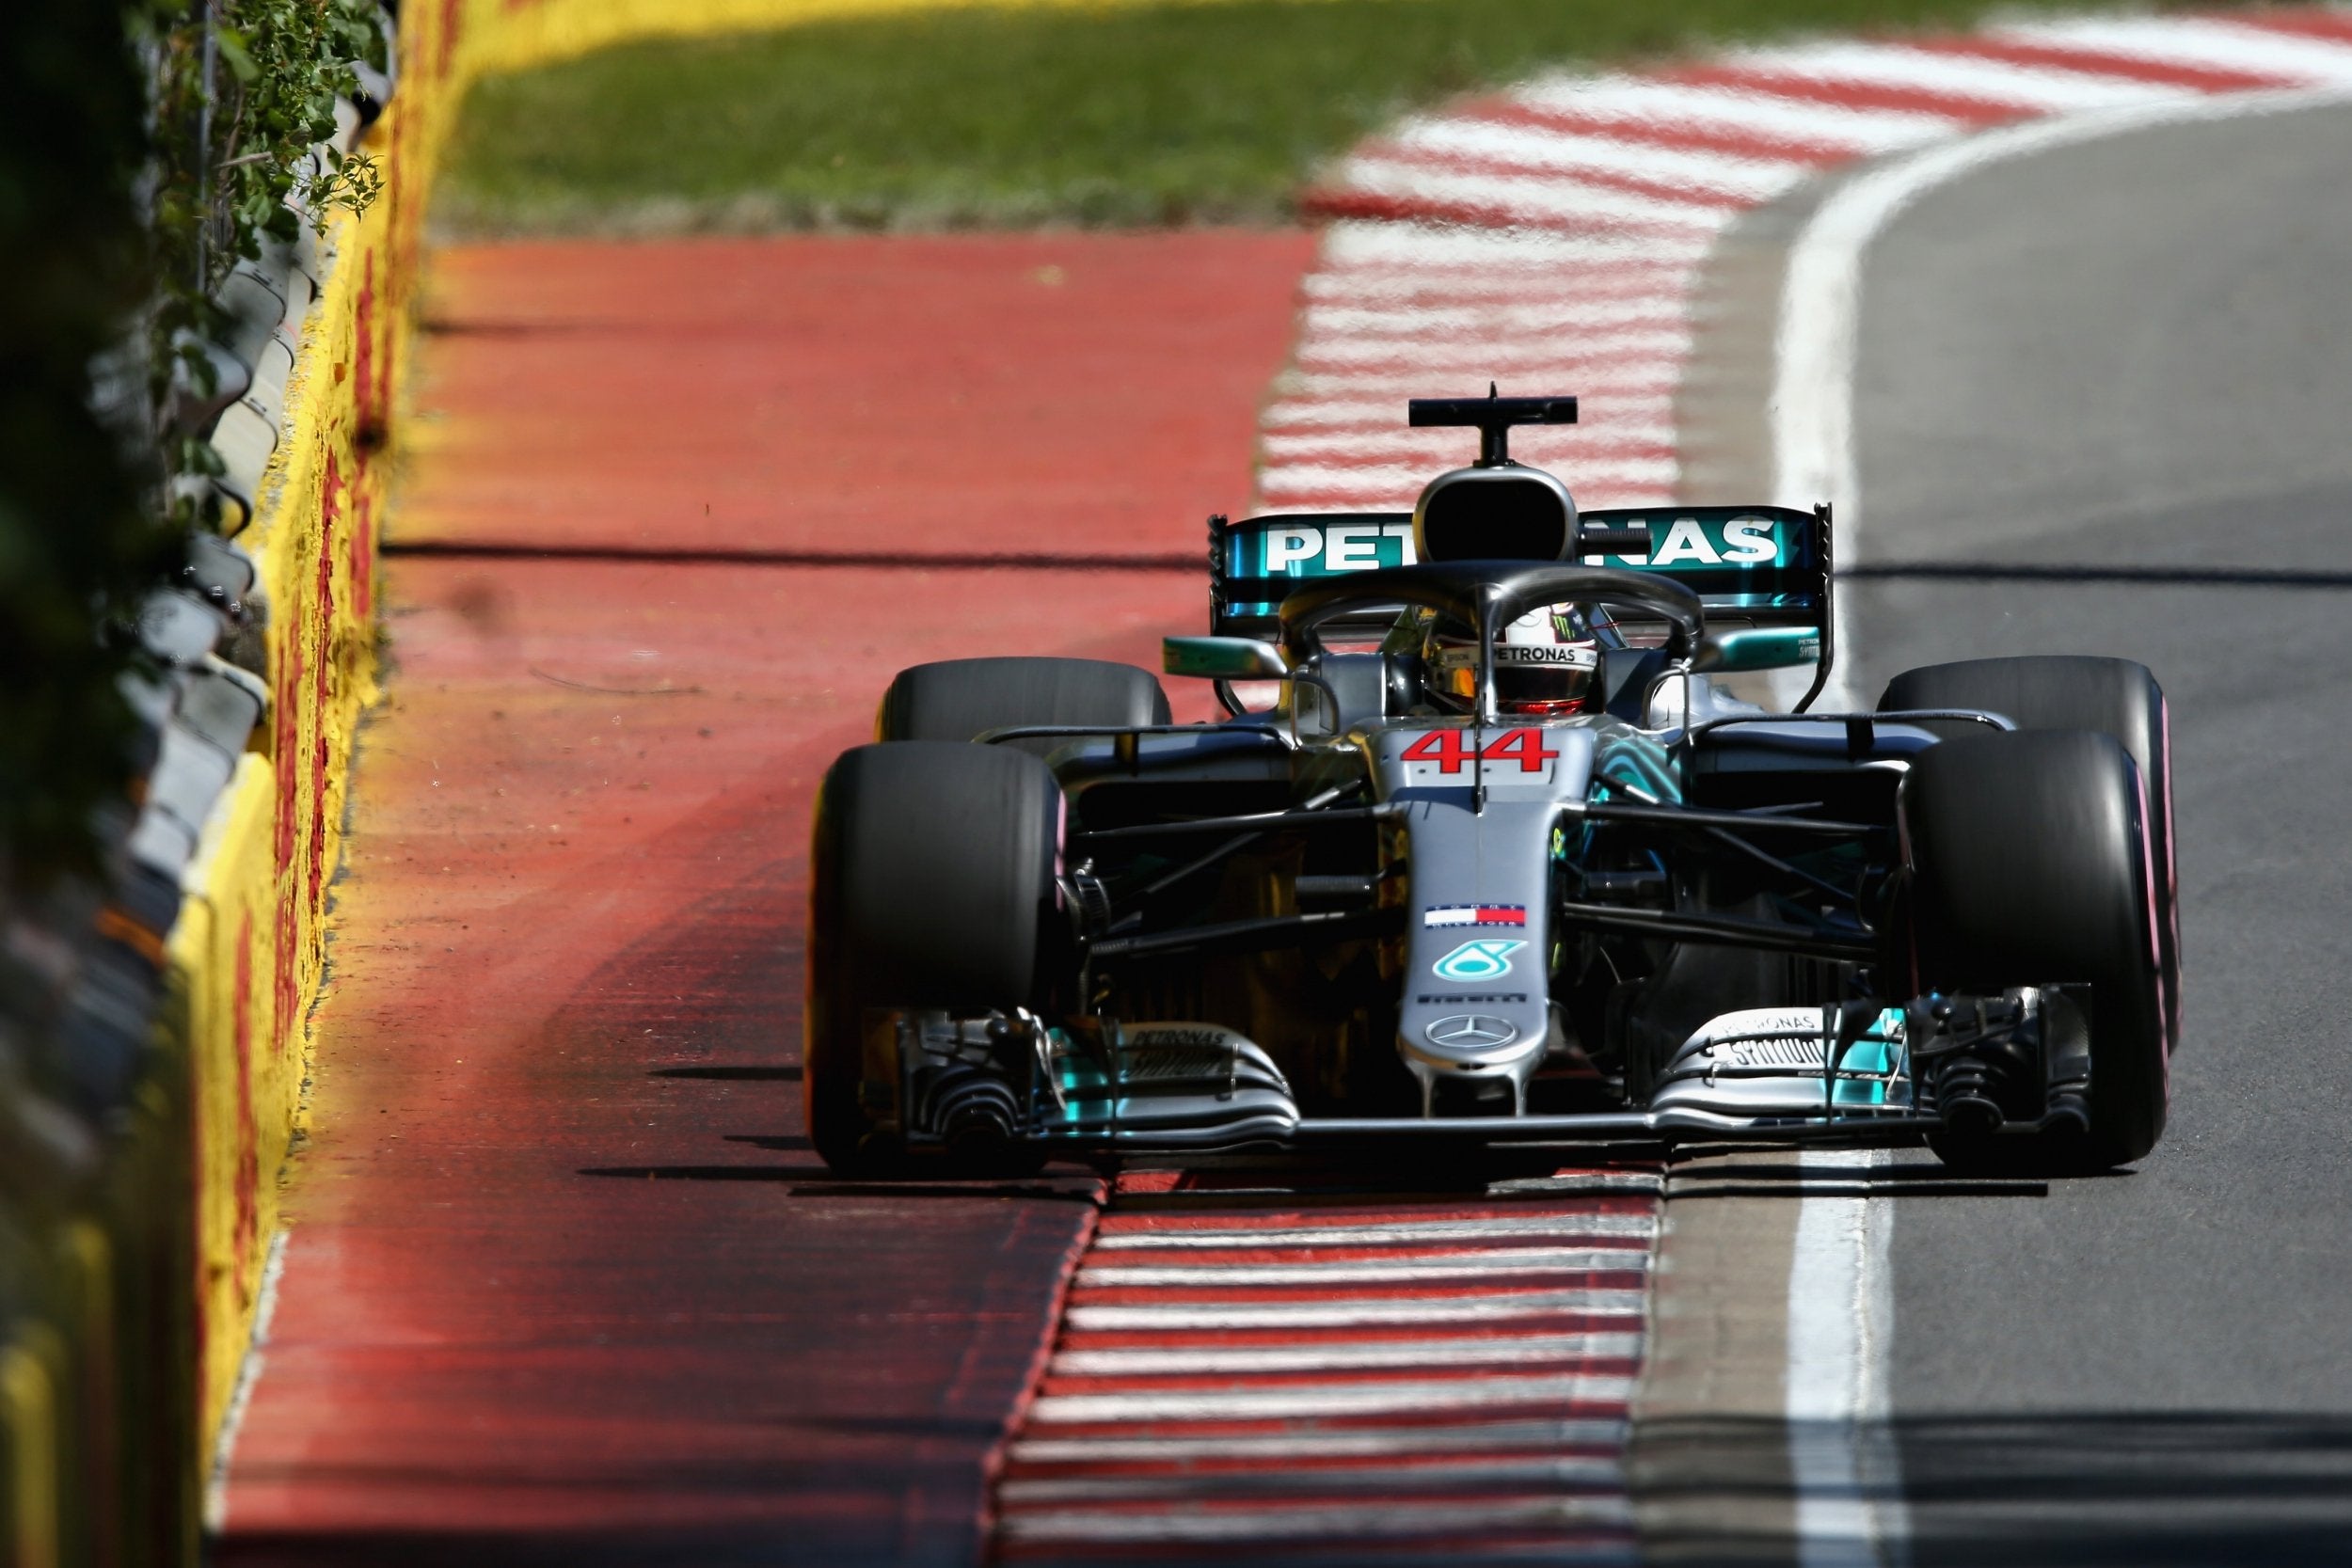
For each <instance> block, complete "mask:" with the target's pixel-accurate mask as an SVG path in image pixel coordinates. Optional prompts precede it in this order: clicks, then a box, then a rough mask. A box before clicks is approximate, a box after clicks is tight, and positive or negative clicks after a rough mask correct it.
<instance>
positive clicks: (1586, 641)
mask: <svg viewBox="0 0 2352 1568" xmlns="http://www.w3.org/2000/svg"><path fill="white" fill-rule="evenodd" d="M1422 664H1423V668H1425V669H1426V670H1427V671H1428V682H1429V691H1430V695H1431V696H1432V697H1434V698H1436V699H1438V701H1439V702H1440V703H1441V704H1443V705H1447V706H1453V707H1459V708H1461V709H1463V710H1464V711H1468V710H1469V708H1470V706H1471V705H1472V704H1474V703H1475V702H1476V701H1477V698H1478V640H1477V639H1476V638H1473V637H1470V636H1469V635H1467V634H1466V633H1464V632H1463V631H1462V628H1461V627H1460V626H1447V625H1442V624H1440V625H1438V626H1435V627H1434V628H1433V630H1432V631H1431V633H1430V637H1429V641H1428V645H1427V647H1426V648H1425V649H1424V651H1423V654H1422ZM1599 667H1600V644H1599V642H1598V641H1597V640H1596V639H1595V638H1594V636H1593V627H1592V623H1591V621H1590V619H1589V618H1588V617H1587V615H1586V613H1585V611H1584V610H1583V609H1582V607H1581V606H1578V605H1553V606H1552V607H1550V608H1549V609H1547V610H1530V611H1529V612H1528V613H1526V614H1525V615H1522V616H1520V617H1519V618H1518V620H1516V621H1514V622H1512V623H1511V624H1510V625H1509V626H1505V627H1503V628H1502V634H1501V635H1500V636H1498V637H1497V638H1496V639H1495V704H1496V706H1497V707H1499V708H1500V709H1501V710H1502V712H1504V713H1517V714H1525V715H1528V716H1530V717H1534V718H1550V717H1555V716H1559V715H1564V714H1572V713H1591V712H1593V711H1594V710H1596V709H1597V708H1598V707H1599V706H1600V688H1599Z"/></svg>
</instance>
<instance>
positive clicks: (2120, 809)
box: [1902, 730, 2167, 1174]
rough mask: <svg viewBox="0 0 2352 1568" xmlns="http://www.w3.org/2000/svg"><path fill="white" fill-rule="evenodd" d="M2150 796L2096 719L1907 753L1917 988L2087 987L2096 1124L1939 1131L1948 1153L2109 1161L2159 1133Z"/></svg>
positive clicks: (2162, 1105) (1968, 1159)
mask: <svg viewBox="0 0 2352 1568" xmlns="http://www.w3.org/2000/svg"><path fill="white" fill-rule="evenodd" d="M2145 802H2146V794H2145V791H2144V790H2143V788H2142V785H2141V781H2140V778H2139V770H2138V768H2137V767H2135V766H2134V765H2133V762H2132V759H2131V756H2130V755H2129V753H2127V752H2125V751H2124V750H2123V748H2122V746H2121V745H2119V744H2118V743H2117V742H2116V740H2115V738H2114V737H2113V736H2106V735H2101V734H2098V733H2096V732H2094V731H2090V730H2038V731H2020V732H2017V733H2014V734H1983V735H1976V736H1962V737H1960V738H1958V739H1953V740H1947V741H1944V742H1942V743H1941V744H1939V745H1937V746H1936V747H1934V748H1933V749H1932V750H1931V751H1928V752H1924V753H1922V754H1921V756H1920V757H1919V759H1918V760H1917V761H1916V762H1915V763H1914V764H1913V765H1912V768H1911V775H1910V777H1909V778H1908V779H1907V780H1905V781H1904V784H1903V791H1902V826H1903V837H1904V843H1905V844H1906V845H1907V846H1908V847H1909V853H1910V861H1911V876H1912V882H1911V903H1912V926H1913V940H1914V951H1915V954H1916V957H1917V962H1918V970H1919V973H1918V976H1917V978H1918V983H1919V985H1920V987H1921V989H1922V990H1943V991H1959V992H1968V991H1975V992H1987V991H1995V990H2002V989H2005V988H2007V987H2010V986H2030V985H2035V984H2039V983H2042V982H2079V981H2088V982H2090V986H2091V1004H2090V1006H2091V1023H2090V1131H2089V1132H2088V1133H2087V1134H2084V1135H2080V1136H2074V1137H2069V1136H2061V1135H2059V1134H2056V1133H2052V1134H2043V1135H2041V1136H2037V1137H2031V1138H2019V1137H2002V1136H1993V1135H1988V1136H1986V1137H1983V1138H1981V1139H1975V1140H1971V1139H1965V1138H1961V1137H1958V1136H1956V1135H1948V1134H1947V1135H1943V1136H1939V1137H1935V1138H1931V1139H1930V1142H1931V1145H1932V1146H1933V1147H1934V1148H1935V1150H1936V1152H1937V1153H1938V1154H1939V1155H1940V1156H1942V1157H1943V1158H1944V1160H1945V1161H1946V1162H1947V1164H1957V1165H1963V1166H1971V1167H1975V1168H1988V1167H1992V1166H1996V1165H1998V1166H2003V1167H2006V1168H2032V1169H2036V1170H2039V1171H2042V1172H2043V1173H2047V1174H2061V1173H2066V1172H2073V1171H2088V1170H2104V1169H2106V1168H2107V1167H2108V1166H2111V1165H2119V1164H2126V1163H2128V1162H2130V1161H2133V1160H2137V1159H2138V1158H2140V1157H2141V1156H2142V1155H2144V1154H2146V1153H2147V1152H2148V1151H2149V1150H2150V1149H2151V1148H2154V1147H2155V1143H2156V1139H2157V1137H2158V1136H2159V1135H2161V1134H2162V1132H2164V1120H2165V1110H2166V1105H2167V1084H2166V1060H2165V1056H2166V1052H2165V1029H2164V998H2163V990H2162V987H2161V986H2160V985H2159V983H2158V978H2157V969H2156V954H2155V934H2154V927H2153V911H2152V908H2151V905H2152V898H2151V893H2152V888H2151V881H2152V878H2151V875H2150V868H2149V844H2148V834H2147V821H2146V810H2145Z"/></svg>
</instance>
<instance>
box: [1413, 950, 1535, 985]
mask: <svg viewBox="0 0 2352 1568" xmlns="http://www.w3.org/2000/svg"><path fill="white" fill-rule="evenodd" d="M1526 945H1527V943H1525V942H1464V943H1462V945H1461V946H1459V947H1457V948H1455V949H1454V951H1453V952H1451V953H1448V954H1447V955H1446V956H1445V957H1444V958H1439V959H1438V961H1437V962H1436V963H1435V964H1432V965H1431V966H1430V967H1431V969H1433V970H1434V971H1435V972H1436V974H1437V976H1438V979H1440V980H1499V979H1501V978H1502V976H1504V975H1505V974H1510V973H1511V955H1512V954H1514V953H1516V952H1518V950H1519V949H1520V948H1522V947H1525V946H1526Z"/></svg>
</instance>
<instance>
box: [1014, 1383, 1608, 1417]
mask: <svg viewBox="0 0 2352 1568" xmlns="http://www.w3.org/2000/svg"><path fill="white" fill-rule="evenodd" d="M1632 1393H1633V1380H1632V1379H1631V1378H1629V1377H1606V1376H1581V1375H1571V1376H1565V1377H1462V1378H1430V1379H1425V1380H1423V1381H1421V1382H1404V1381H1401V1380H1400V1381H1366V1382H1351V1383H1324V1384H1314V1383H1302V1384H1289V1385H1266V1386H1260V1387H1254V1388H1198V1389H1184V1390H1170V1391H1168V1392H1165V1393H1135V1394H1045V1395H1042V1396H1041V1397H1039V1398H1038V1399H1037V1400H1036V1401H1035V1402H1032V1403H1031V1404H1030V1406H1029V1420H1030V1423H1031V1424H1032V1425H1042V1426H1067V1425H1074V1424H1078V1423H1083V1422H1095V1421H1251V1420H1296V1419H1299V1418H1304V1417H1320V1416H1385V1415H1392V1414H1403V1413H1406V1412H1408V1411H1409V1412H1417V1413H1424V1414H1425V1413H1428V1412H1433V1411H1440V1410H1477V1409H1484V1408H1486V1407H1488V1406H1492V1405H1514V1404H1561V1403H1565V1404H1607V1405H1622V1404H1623V1403H1624V1402H1626V1401H1627V1400H1628V1399H1629V1398H1630V1397H1631V1396H1632Z"/></svg>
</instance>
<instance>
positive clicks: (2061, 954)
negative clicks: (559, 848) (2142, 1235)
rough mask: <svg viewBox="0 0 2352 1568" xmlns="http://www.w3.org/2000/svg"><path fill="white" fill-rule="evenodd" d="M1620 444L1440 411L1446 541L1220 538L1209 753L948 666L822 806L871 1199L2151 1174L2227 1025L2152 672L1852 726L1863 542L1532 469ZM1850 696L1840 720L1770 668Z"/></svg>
mask: <svg viewBox="0 0 2352 1568" xmlns="http://www.w3.org/2000/svg"><path fill="white" fill-rule="evenodd" d="M1574 418H1575V400H1573V399H1570V398H1507V399H1506V398H1488V399H1471V400H1458V401H1456V400H1441V401H1432V400H1422V401H1416V402H1415V403H1414V404H1412V407H1411V421H1412V423H1414V424H1416V425H1458V426H1468V427H1475V428H1477V429H1478V430H1479V431H1480V432H1481V453H1480V457H1479V460H1478V462H1477V463H1476V464H1475V465H1474V466H1473V467H1468V468H1462V469H1457V470H1455V471H1454V472H1451V473H1447V474H1444V475H1441V476H1440V477H1438V479H1436V480H1434V481H1432V482H1431V483H1429V485H1428V486H1427V487H1426V488H1425V489H1424V490H1423V491H1422V494H1421V498H1420V500H1419V502H1418V504H1417V505H1416V506H1415V508H1414V510H1413V511H1412V513H1410V514H1409V515H1407V514H1402V513H1399V514H1394V515H1390V514H1344V515H1278V516H1265V517H1255V518H1250V519H1248V520H1246V521H1243V522H1239V523H1228V522H1227V521H1226V520H1225V519H1223V518H1221V517H1220V518H1212V519H1211V521H1210V561H1209V582H1210V622H1211V626H1210V630H1211V635H1208V636H1205V637H1170V638H1168V640H1167V643H1166V654H1165V662H1166V669H1167V673H1170V674H1175V675H1188V676H1196V677H1203V678H1206V679H1209V680H1213V681H1215V682H1216V683H1217V684H1216V689H1217V691H1218V694H1219V696H1220V697H1221V698H1222V699H1223V702H1224V705H1225V707H1226V708H1227V710H1228V711H1229V713H1230V714H1231V717H1229V718H1227V719H1225V720H1223V721H1218V722H1216V723H1210V724H1173V723H1170V722H1169V721H1168V716H1169V708H1168V700H1167V697H1166V695H1165V693H1164V691H1163V689H1162V688H1161V686H1160V684H1159V682H1158V681H1157V680H1156V679H1154V678H1153V676H1152V674H1150V673H1147V672H1145V671H1142V670H1137V669H1134V668H1131V667H1129V666H1126V665H1115V664H1106V663H1100V662H1095V661H1090V660H1074V659H1054V658H979V659H959V660H952V661H948V662H945V663H937V664H926V665H920V666H917V667H915V668H914V669H911V670H907V671H905V672H903V673H901V674H899V675H898V678H897V680H896V681H895V682H894V683H893V684H892V686H891V688H890V689H889V692H888V694H887V695H886V696H885V697H884V698H883V700H882V712H881V717H880V722H879V732H878V733H879V736H880V738H879V739H878V741H877V742H876V743H875V744H873V745H868V746H860V747H858V748H856V749H854V750H852V751H850V752H845V753H844V754H843V755H842V757H841V758H840V760H839V761H838V762H836V763H835V764H834V768H833V769H832V771H831V772H830V773H829V774H828V775H827V777H826V779H825V783H824V785H823V788H822V791H821V793H820V795H819V798H818V813H817V823H816V832H815V849H814V865H813V868H812V875H813V891H812V909H811V918H810V928H809V942H808V970H807V992H806V1037H805V1053H804V1056H803V1064H804V1075H805V1085H804V1086H805V1091H806V1096H807V1107H808V1126H809V1132H810V1136H811V1139H812V1141H813V1142H814V1144H815V1146H816V1148H817V1149H818V1152H819V1153H820V1154H821V1155H822V1156H823V1157H824V1159H825V1160H826V1162H827V1163H828V1164H831V1165H833V1166H834V1167H835V1168H836V1169H841V1170H850V1171H864V1172H874V1173H888V1172H891V1171H903V1170H907V1169H910V1168H920V1167H921V1166H922V1165H923V1164H925V1163H926V1161H927V1160H929V1159H931V1158H933V1157H936V1158H937V1159H938V1160H939V1161H940V1162H941V1163H942V1164H944V1165H946V1166H947V1167H949V1168H957V1167H960V1168H965V1169H999V1170H1001V1169H1005V1168H1008V1167H1014V1168H1017V1167H1019V1166H1021V1165H1023V1164H1029V1165H1030V1166H1031V1167H1032V1168H1033V1166H1034V1164H1035V1163H1036V1162H1038V1161H1040V1160H1041V1159H1043V1158H1044V1157H1046V1156H1048V1155H1050V1154H1055V1153H1061V1152H1067V1153H1070V1154H1073V1155H1086V1154H1093V1153H1100V1152H1104V1151H1117V1150H1156V1151H1168V1150H1203V1149H1218V1148H1250V1147H1273V1148H1304V1147H1307V1146H1311V1145H1321V1144H1327V1143H1336V1142H1341V1141H1344V1140H1366V1139H1374V1140H1393V1139H1406V1138H1419V1139H1424V1140H1427V1139H1447V1138H1453V1139H1462V1140H1470V1141H1474V1142H1477V1143H1481V1144H1493V1143H1501V1142H1509V1141H1536V1142H1563V1141H1575V1140H1606V1141H1627V1140H1640V1141H1651V1142H1655V1141H1661V1140H1706V1139H1714V1140H1724V1139H1730V1140H1740V1141H1747V1142H1753V1141H1756V1140H1818V1141H1831V1142H1846V1143H1863V1144H1874V1145H1887V1144H1915V1143H1916V1142H1918V1141H1919V1140H1920V1139H1921V1138H1923V1137H1924V1139H1925V1140H1926V1141H1927V1142H1928V1143H1929V1144H1930V1145H1931V1147H1932V1148H1935V1149H1936V1150H1937V1151H1938V1152H1939V1153H1940V1154H1941V1155H1942V1157H1943V1158H1944V1159H1945V1160H1946V1161H1947V1163H1950V1164H1956V1165H1960V1166H1963V1167H1970V1168H1979V1169H2001V1170H2026V1169H2031V1170H2041V1171H2050V1172H2057V1171H2069V1170H2086V1169H2095V1168H2099V1167H2104V1166H2106V1165H2110V1164H2117V1163H2121V1162H2124V1161H2130V1160H2135V1159H2137V1158H2139V1157H2140V1156H2142V1155H2144V1154H2146V1153H2147V1152H2148V1151H2149V1149H2150V1148H2153V1145H2154V1144H2155V1142H2156V1139H2157V1137H2158V1135H2159V1133H2160V1132H2162V1131H2163V1127H2164V1120H2165V1111H2166V1093H2167V1091H2166V1082H2167V1074H2166V1061H2167V1057H2168V1054H2169V1051H2170V1049H2171V1046H2172V1042H2173V1040H2174V1038H2175V1037H2176V1035H2177V1032H2178V1026H2179V1016H2180V1015H2179V984H2178V978H2179V958H2178V953H2179V944H2178V939H2177V934H2176V933H2177V923H2176V919H2175V915H2174V891H2173V888H2174V879H2173V875H2172V847H2171V831H2172V808H2171V799H2170V791H2169V780H2168V756H2169V752H2168V746H2167V737H2166V713H2165V703H2164V696H2163V693H2162V692H2161V691H2160V690H2159V689H2158V688H2157V686H2156V683H2155V681H2154V679H2153V676H2151V675H2150V673H2149V672H2148V671H2147V670H2146V669H2144V668H2143V667H2141V666H2139V665H2137V664H2132V663H2127V662H2124V661H2122V660H2120V659H2106V658H2085V657H2021V658H1990V659H1982V660H1978V661H1974V662H1969V663H1962V664H1947V665H1939V666H1935V667H1931V668H1928V669H1921V670H1914V671H1912V672H1910V673H1907V674H1903V675H1900V676H1899V677H1897V679H1896V680H1895V681H1894V682H1893V683H1892V684H1891V685H1890V686H1888V688H1887V689H1886V692H1885V695H1884V696H1883V699H1882V700H1881V702H1880V704H1879V706H1878V707H1877V709H1876V710H1874V711H1870V712H1862V713H1818V712H1812V711H1809V709H1810V707H1811V705H1812V703H1813V702H1814V700H1815V699H1816V698H1817V697H1818V696H1819V695H1820V692H1821V690H1822V689H1824V687H1825V685H1826V683H1827V680H1828V676H1829V672H1830V668H1831V661H1832V659H1833V657H1835V654H1836V649H1835V647H1834V645H1833V620H1832V615H1831V594H1832V592H1833V583H1832V577H1831V570H1830V513H1829V509H1828V508H1827V507H1825V506H1824V507H1820V508H1817V509H1816V510H1815V511H1814V512H1812V513H1804V512H1800V511H1793V510H1789V509H1786V508H1781V507H1772V506H1746V507H1722V506H1718V507H1677V508H1661V509H1657V510H1643V511H1639V512H1635V511H1611V512H1585V513H1583V514H1582V515H1579V514H1578V512H1577V510H1576V507H1575V505H1574V503H1573V501H1572V500H1571V499H1570V497H1569V494H1568V492H1567V490H1566V488H1565V486H1564V485H1563V484H1562V483H1560V482H1559V481H1558V480H1557V479H1555V478H1554V477H1552V476H1551V475H1549V474H1548V473H1545V472H1543V471H1541V470H1539V469H1536V468H1534V467H1525V466H1522V465H1519V464H1517V463H1514V462H1513V461H1511V459H1510V457H1509V454H1508V451H1507V436H1508V432H1509V429H1510V427H1512V426H1514V425H1518V424H1529V423H1565V422H1569V421H1571V420H1574ZM1806 665H1810V666H1812V667H1813V668H1814V673H1813V677H1812V681H1811V687H1810V689H1809V690H1807V691H1806V692H1805V693H1804V698H1803V700H1802V701H1799V702H1798V703H1796V705H1795V711H1792V712H1785V713H1784V712H1770V711H1767V710H1766V709H1765V708H1764V707H1762V706H1758V705H1753V704H1751V703H1748V702H1744V701H1740V700H1738V699H1735V698H1734V697H1733V696H1731V695H1730V694H1729V693H1728V691H1727V689H1726V682H1725V681H1724V677H1725V676H1736V675H1738V674H1740V673H1743V672H1756V671H1792V670H1802V669H1803V667H1804V666H1806ZM1782 678H1787V677H1786V676H1783V677H1782ZM1730 684H1734V685H1736V684H1739V683H1738V682H1736V681H1735V682H1732V683H1730ZM1750 684H1754V683H1753V682H1751V683H1750ZM1253 687H1254V688H1256V689H1257V690H1258V691H1259V692H1260V693H1262V694H1266V695H1265V696H1264V701H1263V705H1253V704H1252V703H1251V702H1250V701H1249V700H1248V699H1249V697H1250V695H1251V689H1252V688H1253Z"/></svg>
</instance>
